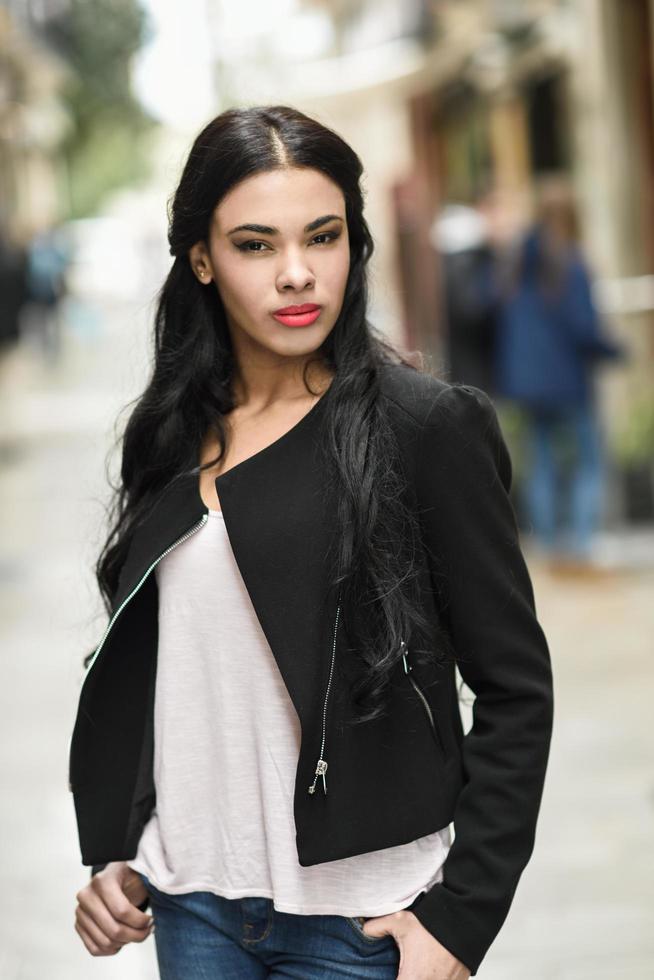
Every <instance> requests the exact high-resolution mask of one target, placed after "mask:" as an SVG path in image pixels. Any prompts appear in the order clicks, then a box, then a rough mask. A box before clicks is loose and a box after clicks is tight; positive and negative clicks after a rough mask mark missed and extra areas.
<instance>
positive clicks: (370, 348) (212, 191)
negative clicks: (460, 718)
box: [96, 105, 434, 724]
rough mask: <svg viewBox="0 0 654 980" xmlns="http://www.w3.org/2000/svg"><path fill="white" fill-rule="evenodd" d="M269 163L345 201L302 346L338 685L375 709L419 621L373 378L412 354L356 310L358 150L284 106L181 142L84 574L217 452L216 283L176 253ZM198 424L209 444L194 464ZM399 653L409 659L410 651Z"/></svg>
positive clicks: (221, 350) (104, 567)
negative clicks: (165, 247) (159, 271)
mask: <svg viewBox="0 0 654 980" xmlns="http://www.w3.org/2000/svg"><path fill="white" fill-rule="evenodd" d="M282 167H310V168H313V169H315V170H317V171H320V172H321V173H322V174H325V175H326V176H327V177H328V178H329V179H330V180H332V181H333V182H334V183H335V184H337V185H338V187H339V188H340V189H341V191H342V193H343V195H344V198H345V205H346V219H347V227H348V235H349V241H350V269H349V275H348V279H347V284H346V288H345V294H344V298H343V304H342V309H341V311H340V314H339V316H338V319H337V321H336V323H335V325H334V327H333V329H332V330H331V332H330V334H329V336H328V337H327V338H326V340H325V341H324V343H323V344H322V346H321V348H320V349H319V350H318V351H316V352H315V359H318V360H320V361H322V363H323V364H324V365H326V366H327V367H329V368H330V369H331V373H333V380H332V382H331V386H330V389H329V392H328V394H329V398H328V399H327V404H326V406H325V408H326V426H327V428H326V432H327V437H326V439H325V445H324V451H325V453H326V454H327V456H328V458H329V461H330V464H331V465H330V470H329V472H330V473H331V476H332V478H333V484H334V486H335V488H336V490H337V492H336V493H335V494H334V499H335V500H336V502H337V515H336V516H337V523H336V528H335V535H334V547H333V580H332V584H333V586H334V588H335V589H336V590H337V591H338V593H340V595H341V597H342V617H343V622H344V625H345V626H346V629H347V634H348V636H350V637H352V636H353V637H355V638H356V639H355V650H354V652H355V653H356V654H357V655H358V656H359V657H361V659H362V660H363V662H364V663H365V665H366V666H367V669H365V670H363V671H361V672H360V676H359V678H358V680H357V681H356V682H355V688H353V690H352V695H353V700H354V703H355V704H356V705H357V708H358V712H357V716H356V718H355V719H354V721H353V723H355V724H357V723H361V722H364V721H368V720H370V719H372V718H376V717H378V716H379V715H380V714H382V713H383V712H384V711H385V710H386V706H385V703H384V700H385V699H384V693H385V690H386V689H387V685H388V683H389V680H390V673H391V671H392V669H393V667H394V665H395V664H396V663H397V661H398V660H399V658H400V657H401V642H402V640H403V639H405V638H407V637H408V636H409V635H410V634H411V633H412V629H413V627H415V626H417V627H421V628H427V626H428V624H427V623H425V621H424V616H423V613H422V611H421V608H420V603H419V601H418V593H417V572H416V562H415V552H416V547H417V540H418V537H417V535H418V528H417V526H416V521H415V518H414V517H413V515H412V513H411V510H410V509H409V507H408V506H407V504H406V501H405V499H404V497H403V490H404V488H405V481H404V477H403V474H402V472H401V469H400V465H399V448H398V446H397V445H396V443H395V439H394V435H393V431H392V429H391V427H390V425H389V422H388V420H387V417H386V414H385V412H384V410H383V405H382V404H381V401H380V385H379V369H380V367H381V365H383V364H385V363H389V362H391V363H400V362H401V363H404V364H407V365H409V366H413V365H412V364H411V363H410V361H409V359H408V358H407V357H405V356H404V355H402V354H401V353H399V351H397V350H396V349H395V348H394V347H393V346H392V345H391V344H389V343H388V342H387V341H386V340H384V339H383V337H382V336H381V335H380V334H378V333H377V331H376V330H375V329H374V328H373V327H372V326H371V325H370V323H369V322H368V320H367V316H366V311H367V302H368V284H367V270H366V267H367V264H368V261H369V259H370V256H371V255H372V253H373V247H374V246H373V240H372V237H371V235H370V231H369V229H368V226H367V224H366V221H365V218H364V216H363V194H362V190H361V186H360V178H361V175H362V172H363V167H362V165H361V161H360V159H359V157H358V156H357V154H356V153H355V152H354V151H353V150H352V148H351V147H350V146H349V145H348V144H347V143H346V142H345V141H344V140H343V139H342V138H341V137H340V136H338V135H337V133H335V132H333V131H332V130H330V129H329V128H327V127H325V126H324V125H322V124H321V123H319V122H318V121H316V120H315V119H312V118H310V117H308V116H306V115H304V114H303V113H302V112H300V111H298V110H296V109H294V108H291V107H288V106H276V105H275V106H256V107H250V108H233V109H229V110H228V111H226V112H223V113H221V114H220V115H219V116H217V117H216V118H215V119H213V120H212V121H211V122H210V123H209V124H208V125H207V126H206V127H205V128H204V129H203V130H202V132H201V133H200V134H199V135H198V136H197V138H196V139H195V141H194V143H193V146H192V148H191V150H190V154H189V156H188V159H187V161H186V164H185V166H184V169H183V172H182V176H181V179H180V181H179V186H178V187H177V190H176V191H175V194H174V197H173V199H172V204H171V205H170V206H169V231H168V240H169V243H170V252H171V254H172V255H173V256H174V262H173V264H172V267H171V269H170V272H169V273H168V276H167V278H166V280H165V282H164V285H163V287H162V288H161V290H160V292H159V294H158V298H157V308H156V314H155V329H154V365H153V370H152V376H151V379H150V381H149V383H148V385H147V387H146V389H145V391H144V392H143V394H142V395H141V396H140V397H139V398H138V399H137V400H136V402H135V407H134V408H133V411H132V412H131V415H130V417H129V420H128V422H127V425H126V428H125V432H124V434H123V436H122V444H123V445H122V468H121V481H120V484H119V486H118V487H114V491H115V497H114V498H113V501H112V503H111V505H110V518H109V519H110V524H111V530H110V533H109V536H108V539H107V541H106V543H105V545H104V547H103V549H102V552H101V554H100V557H99V559H98V562H97V566H96V574H97V579H98V584H99V587H100V591H101V594H102V596H103V599H104V602H105V605H106V607H107V609H108V610H110V609H111V597H112V594H113V593H114V591H115V588H116V585H117V578H118V573H119V570H120V567H121V565H122V562H123V560H124V557H125V553H126V550H127V547H128V543H129V538H130V534H131V532H132V530H133V529H134V528H135V526H136V525H137V524H138V523H139V522H140V521H141V520H143V518H144V517H145V515H146V514H147V512H148V510H149V509H150V508H151V506H152V504H153V502H154V501H155V500H156V499H157V498H158V496H159V495H160V494H161V493H162V491H163V490H164V489H165V487H166V486H167V485H169V483H170V482H171V480H173V479H175V477H176V476H179V475H180V474H181V473H183V472H195V473H197V474H198V475H199V473H200V471H201V469H204V468H206V467H210V466H212V465H214V464H215V463H217V462H218V460H219V459H220V458H222V456H223V454H224V452H225V448H226V435H225V427H224V416H225V415H226V414H227V413H228V412H229V411H230V410H231V409H232V408H233V396H232V391H231V388H230V379H231V376H232V369H233V366H234V364H233V353H232V346H231V342H230V334H229V330H228V326H227V322H226V318H225V313H224V309H223V306H222V302H221V299H220V296H219V293H218V290H217V289H207V288H206V287H203V286H202V285H201V284H200V283H199V282H198V280H197V279H196V277H195V275H194V274H193V271H192V269H191V264H190V261H189V256H188V253H189V250H190V249H191V247H192V246H193V245H194V244H195V243H196V242H198V241H199V240H205V241H206V239H207V237H208V233H209V222H210V218H211V215H212V212H213V211H214V209H215V208H216V206H217V205H218V203H219V202H220V200H221V199H222V198H223V197H224V196H225V195H226V194H227V192H228V191H229V190H230V189H231V188H233V187H234V186H235V185H236V184H237V183H239V182H240V181H242V180H244V179H245V178H247V177H250V176H252V175H254V174H257V173H262V172H265V171H270V170H274V169H278V168H282ZM305 384H307V376H306V372H305ZM308 387H309V386H308V384H307V388H308ZM208 432H211V433H213V434H214V435H215V437H216V438H217V440H218V444H219V446H220V452H219V455H218V456H217V457H216V459H214V460H211V461H209V462H207V463H205V464H204V466H203V467H200V466H199V459H200V449H201V444H202V441H203V438H204V437H205V435H206V434H207V433H208ZM431 630H432V635H433V624H431ZM412 653H417V654H418V656H417V657H416V660H419V659H420V658H421V656H422V655H424V651H418V650H412ZM431 655H432V656H433V655H434V653H433V651H432V654H431Z"/></svg>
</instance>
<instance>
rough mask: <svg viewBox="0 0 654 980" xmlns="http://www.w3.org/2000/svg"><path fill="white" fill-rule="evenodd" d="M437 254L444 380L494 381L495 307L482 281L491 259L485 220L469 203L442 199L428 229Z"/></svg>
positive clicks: (485, 385)
mask: <svg viewBox="0 0 654 980" xmlns="http://www.w3.org/2000/svg"><path fill="white" fill-rule="evenodd" d="M431 241H432V244H433V246H434V248H435V249H436V250H437V252H438V254H439V256H440V259H441V271H442V283H443V295H444V301H445V303H444V306H445V330H444V357H445V374H446V376H447V379H448V381H451V382H461V383H462V384H469V385H474V386H475V387H476V388H481V389H482V391H486V392H489V391H490V389H491V386H492V369H493V362H492V353H493V341H494V338H493V325H494V311H493V309H492V308H491V307H490V305H489V303H488V301H487V295H486V293H485V291H484V289H483V288H482V287H483V281H484V279H485V277H486V275H487V267H488V264H489V262H491V261H492V250H491V247H490V243H489V240H488V231H487V227H486V222H485V220H484V218H483V216H482V215H481V214H480V212H479V210H478V209H477V208H475V207H472V206H470V205H467V204H454V203H452V204H446V205H445V206H444V207H443V208H442V210H441V211H440V212H439V213H438V215H437V217H436V219H435V221H434V223H433V225H432V229H431Z"/></svg>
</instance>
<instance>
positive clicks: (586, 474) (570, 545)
mask: <svg viewBox="0 0 654 980" xmlns="http://www.w3.org/2000/svg"><path fill="white" fill-rule="evenodd" d="M495 288H496V289H497V290H498V291H497V292H496V296H499V297H500V298H499V304H498V309H497V321H496V325H495V326H496V341H495V350H494V378H495V389H494V394H495V395H496V396H497V397H498V398H501V399H506V400H508V401H510V402H513V403H515V404H517V405H518V406H520V408H521V409H522V410H523V413H524V419H525V424H526V429H527V464H526V478H525V481H524V485H523V492H524V509H525V513H526V517H527V519H528V521H529V523H530V526H531V529H532V530H533V532H534V534H535V536H536V539H537V541H538V543H539V545H540V546H541V547H542V548H543V550H544V551H545V553H546V554H547V555H548V556H549V557H551V558H553V559H556V560H557V562H560V561H563V562H564V563H566V564H568V565H571V566H572V565H577V564H578V563H581V565H582V566H585V565H586V564H587V563H589V561H590V558H591V551H592V543H593V536H594V532H595V530H596V529H597V526H598V522H599V520H600V517H601V509H602V499H603V484H604V480H603V470H604V450H603V437H602V431H601V425H600V419H599V416H598V410H597V397H596V390H595V369H596V367H597V364H598V361H600V360H604V359H618V358H622V357H623V356H624V350H623V348H622V347H621V346H620V345H619V344H617V343H615V342H614V341H613V340H612V339H610V338H609V337H607V336H606V334H605V333H604V332H603V328H602V324H601V320H600V317H599V315H598V311H597V308H596V306H595V303H594V301H593V295H592V287H591V279H590V275H589V270H588V268H587V265H586V262H585V260H584V257H583V255H582V253H581V250H580V247H579V235H578V217H577V211H576V208H575V204H574V200H573V198H572V195H571V192H570V190H569V189H568V187H567V185H566V184H565V183H563V182H561V181H555V180H550V181H549V182H548V183H546V184H544V185H543V187H542V190H541V196H540V200H539V208H538V214H537V220H536V222H535V224H534V225H533V227H532V228H530V229H529V231H528V232H527V233H526V235H525V236H524V238H523V239H522V241H521V242H520V243H519V244H518V246H517V247H516V249H515V253H514V256H513V258H512V259H511V260H510V261H509V262H508V263H506V265H505V269H504V273H503V275H502V276H499V275H497V274H495ZM563 458H565V459H566V460H568V462H569V465H568V467H567V470H568V472H567V474H566V473H564V472H563V470H564V466H563V465H562V459H563ZM566 476H567V479H566Z"/></svg>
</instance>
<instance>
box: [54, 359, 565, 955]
mask: <svg viewBox="0 0 654 980" xmlns="http://www.w3.org/2000/svg"><path fill="white" fill-rule="evenodd" d="M330 392H331V389H330V390H328V392H327V393H326V394H325V395H324V396H323V397H322V398H321V399H320V400H319V401H318V402H317V403H316V404H315V405H314V407H313V408H312V409H311V410H310V411H309V413H308V414H307V415H305V416H304V417H303V418H302V419H301V420H300V422H298V423H297V424H296V425H295V426H294V427H293V428H292V429H290V431H289V432H287V433H286V434H284V435H283V436H282V437H281V438H279V439H277V440H276V441H275V442H274V443H272V445H270V446H268V447H266V448H265V449H263V450H261V451H260V452H257V453H256V454H255V455H254V456H252V457H250V458H249V459H246V460H245V461H244V462H242V463H239V464H237V465H236V466H233V467H232V468H231V469H229V470H228V471H226V472H225V473H223V474H222V475H221V476H219V477H218V478H217V480H216V487H217V491H218V496H219V499H220V502H221V507H222V510H223V515H224V520H225V526H226V528H227V532H228V535H229V539H230V542H231V545H232V548H233V551H234V555H235V558H236V561H237V563H238V567H239V569H240V572H241V574H242V576H243V579H244V582H245V585H246V587H247V590H248V593H249V595H250V597H251V599H252V602H253V605H254V609H255V611H256V614H257V617H258V619H259V621H260V623H261V626H262V628H263V631H264V633H265V636H266V638H267V640H268V642H269V644H270V647H271V649H272V652H273V654H274V656H275V659H276V661H277V664H278V666H279V670H280V672H281V676H282V678H283V680H284V682H285V684H286V686H287V689H288V692H289V695H290V697H291V700H292V702H293V704H294V706H295V708H296V710H297V713H298V716H299V719H300V722H301V732H302V738H301V748H300V754H299V759H298V765H297V772H296V781H295V792H294V817H295V828H296V840H297V853H298V860H299V863H300V865H301V866H303V867H309V866H311V865H316V864H321V863H323V862H327V861H335V860H338V859H339V858H346V857H349V856H351V855H355V854H361V853H365V852H368V851H373V850H377V849H381V848H386V847H392V846H394V845H399V844H404V843H408V842H409V841H412V840H415V839H416V838H419V837H423V836H425V835H427V834H430V833H432V832H434V831H436V830H439V829H440V828H442V827H445V826H447V825H448V824H449V823H450V822H452V821H454V830H455V840H454V843H453V845H452V848H451V850H450V852H449V854H448V857H447V859H446V862H445V865H444V868H443V873H444V878H443V881H442V883H438V884H436V885H434V886H433V887H432V888H431V889H429V891H427V892H424V893H422V894H421V895H420V896H419V897H418V899H417V900H416V902H415V903H414V904H413V905H412V910H413V912H414V913H415V915H416V916H417V917H418V919H419V920H420V921H421V922H422V924H423V925H424V926H425V927H426V928H427V929H428V930H429V932H430V933H432V935H434V936H435V937H436V938H437V939H438V940H439V941H440V942H441V943H442V944H443V945H444V946H445V947H447V948H448V949H449V950H450V951H451V952H452V953H453V954H454V955H455V956H456V957H458V958H459V959H460V960H461V961H462V962H463V963H465V964H466V965H467V966H468V968H469V969H470V970H471V971H472V973H473V974H474V973H475V972H476V971H477V969H478V966H479V964H480V962H481V960H482V959H483V957H484V956H485V954H486V951H487V950H488V947H489V946H490V944H491V943H492V941H493V940H494V938H495V936H496V935H497V933H498V931H499V929H500V927H501V925H502V923H503V921H504V919H505V917H506V915H507V912H508V910H509V907H510V905H511V902H512V899H513V895H514V891H515V888H516V886H517V883H518V879H519V877H520V875H521V873H522V870H523V869H524V867H525V865H526V863H527V861H528V859H529V857H530V855H531V852H532V849H533V844H534V836H535V829H536V821H537V815H538V811H539V807H540V800H541V794H542V790H543V782H544V777H545V769H546V765H547V758H548V753H549V744H550V735H551V727H552V714H553V697H552V678H551V667H550V658H549V652H548V647H547V643H546V640H545V637H544V635H543V632H542V629H541V627H540V625H539V623H538V621H537V618H536V614H535V608H534V599H533V592H532V586H531V582H530V578H529V574H528V571H527V568H526V565H525V562H524V559H523V556H522V553H521V551H520V546H519V541H518V532H517V527H516V522H515V518H514V512H513V509H512V506H511V503H510V500H509V496H508V492H509V488H510V482H511V462H510V458H509V454H508V451H507V448H506V445H505V443H504V440H503V438H502V435H501V432H500V429H499V425H498V421H497V416H496V414H495V410H494V408H493V406H492V404H491V402H490V400H489V399H488V397H487V396H486V395H485V394H484V393H483V392H482V391H480V390H478V389H476V388H473V387H464V386H454V385H450V384H448V383H445V382H443V381H439V380H436V379H434V378H432V377H431V376H429V375H425V374H420V373H418V372H416V371H414V370H413V369H411V368H409V367H405V366H402V365H399V366H398V365H394V366H387V367H385V368H383V369H382V392H383V403H384V405H385V407H386V411H387V413H388V417H389V419H390V420H391V423H392V425H393V427H394V429H395V431H396V433H397V436H398V440H399V445H400V446H401V455H402V464H403V466H404V470H405V473H406V475H407V478H408V479H407V486H408V489H407V493H408V500H409V502H410V505H411V506H412V508H413V509H414V511H415V513H416V514H417V515H418V517H419V521H420V527H421V529H422V535H423V544H424V552H423V554H422V558H421V572H420V575H421V588H422V597H423V599H422V601H423V604H424V610H425V612H426V614H427V616H428V617H429V621H430V622H431V623H434V624H436V623H438V624H440V627H441V628H444V629H445V630H446V631H447V633H448V635H449V636H450V637H451V640H452V643H453V647H454V650H455V652H456V656H457V661H458V666H459V670H460V673H461V676H462V677H463V679H464V680H465V682H466V684H467V685H468V686H469V687H470V689H471V690H472V691H473V692H474V693H475V695H476V700H475V706H474V723H473V727H472V729H471V730H470V731H469V732H468V734H467V735H466V736H465V737H464V736H463V727H462V722H461V716H460V713H459V707H458V695H457V687H456V678H455V672H454V668H453V665H452V662H451V659H447V658H445V660H444V661H443V662H439V663H437V664H435V665H433V666H429V667H425V666H422V665H420V666H416V665H415V664H413V665H412V662H411V647H412V639H411V638H409V642H408V656H407V658H406V664H405V662H403V661H400V663H399V665H398V666H397V670H396V673H395V677H394V683H393V685H392V700H391V710H390V712H389V713H388V714H387V716H386V717H385V718H383V719H382V720H379V721H376V722H372V723H367V724H364V725H360V726H354V727H351V726H348V725H347V724H346V721H347V718H348V713H347V706H348V698H347V692H348V688H349V685H350V684H351V683H352V680H353V679H354V677H355V675H356V672H357V670H358V669H360V668H359V667H358V666H357V665H356V664H357V663H358V662H359V661H358V658H356V657H351V656H350V657H348V656H347V655H346V649H347V644H348V639H347V636H346V635H344V632H343V630H342V628H341V627H337V628H335V627H336V626H337V623H336V620H337V615H336V612H337V597H336V596H334V594H333V592H332V591H331V590H330V588H329V583H328V570H329V563H328V561H327V554H328V551H329V546H330V541H331V537H332V534H333V527H334V522H333V515H332V512H331V509H330V506H329V504H328V503H325V499H326V498H325V496H324V493H323V488H324V486H325V482H326V481H325V476H324V472H323V471H322V470H321V463H320V458H321V454H320V453H319V452H318V448H319V446H320V439H321V436H322V434H323V431H324V430H323V424H324V410H325V405H326V404H327V401H328V399H329V397H330ZM322 465H324V464H322ZM206 513H207V507H206V505H205V504H204V502H203V501H202V499H201V497H200V495H199V483H198V479H197V477H193V478H192V479H191V478H189V477H186V478H184V479H181V480H178V481H177V482H176V483H174V484H173V485H172V486H171V488H170V489H169V490H168V491H166V493H165V494H164V495H163V496H162V497H161V499H160V502H159V503H158V504H157V505H156V506H155V507H154V508H153V510H152V511H151V513H150V515H149V516H148V518H147V520H146V521H145V522H144V523H143V524H142V525H141V526H140V528H139V529H138V530H137V531H136V532H134V534H133V537H132V540H131V544H130V547H129V552H128V554H127V557H126V559H125V562H124V565H123V568H122V572H121V574H120V578H119V584H118V588H117V592H116V594H115V596H114V597H113V603H112V608H113V615H112V617H111V620H110V623H109V626H108V630H107V633H105V636H104V638H103V640H102V641H101V643H100V644H99V646H98V648H97V650H96V654H95V658H94V660H93V662H92V663H91V665H90V666H89V668H88V671H87V674H86V677H85V679H84V683H83V686H82V690H81V694H80V700H79V708H78V713H77V720H76V723H75V728H74V731H73V735H72V739H71V746H70V783H71V790H72V792H73V794H74V801H75V808H76V814H77V822H78V829H79V837H80V844H81V851H82V861H83V863H84V864H88V865H93V866H94V871H95V870H97V868H98V867H99V866H102V865H104V864H105V863H107V862H109V861H117V860H127V859H129V858H132V857H134V856H135V854H136V850H137V846H138V841H139V838H140V835H141V832H142V830H143V827H144V824H145V822H146V821H147V819H148V817H149V815H150V813H151V811H152V808H153V806H154V803H155V790H154V782H153V773H152V761H153V742H154V736H153V709H154V681H155V670H156V652H157V585H156V578H155V575H154V574H152V573H153V569H154V567H155V565H156V564H157V562H158V561H159V559H160V558H162V557H163V555H164V554H166V553H167V551H168V550H170V549H171V548H172V547H175V545H176V544H177V543H179V542H180V541H181V540H183V539H184V538H186V536H187V535H189V534H192V533H194V530H196V529H198V528H199V527H201V526H202V523H203V522H204V521H206V519H207V517H206ZM334 637H335V641H334ZM424 639H425V638H424V637H422V638H421V640H423V641H424ZM405 666H406V668H407V669H405ZM409 667H412V668H413V669H411V670H409V669H408V668H409ZM274 737H275V733H274V732H270V738H274ZM323 739H324V751H323V752H322V754H321V745H322V744H323ZM319 762H324V763H326V766H327V769H326V771H325V772H324V778H323V774H322V773H321V771H320V770H321V768H323V767H321V766H320V765H318V763H319ZM317 769H318V774H317V773H316V770H317Z"/></svg>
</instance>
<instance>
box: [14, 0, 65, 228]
mask: <svg viewBox="0 0 654 980" xmlns="http://www.w3.org/2000/svg"><path fill="white" fill-rule="evenodd" d="M63 4H64V0H38V2H36V0H20V2H17V0H0V233H1V234H3V235H4V236H5V238H8V239H9V240H10V241H12V242H16V243H17V244H24V243H25V242H26V241H27V240H28V239H29V237H30V236H31V235H32V234H33V233H34V232H35V231H38V230H40V229H41V228H45V227H48V226H49V225H50V224H52V223H53V222H54V221H56V220H57V219H59V218H60V217H61V215H62V203H63V207H64V213H65V202H62V193H61V192H62V186H64V187H65V181H64V176H65V175H64V174H63V171H62V168H63V160H62V158H61V156H60V155H59V153H58V149H59V147H60V145H61V142H62V140H63V138H64V136H65V134H66V133H67V131H68V128H69V126H70V120H69V118H68V116H67V113H66V109H65V106H64V102H63V100H62V99H61V97H60V93H61V90H62V87H63V85H64V84H65V81H66V78H67V77H68V71H69V69H68V68H67V66H66V65H65V64H64V62H63V61H62V60H61V59H60V58H59V57H58V56H57V55H56V54H55V53H54V51H53V50H52V49H51V48H50V47H49V46H48V44H47V40H46V36H45V32H44V28H45V25H46V24H47V22H48V19H49V17H51V16H55V15H58V14H59V13H60V11H61V9H62V5H63Z"/></svg>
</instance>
